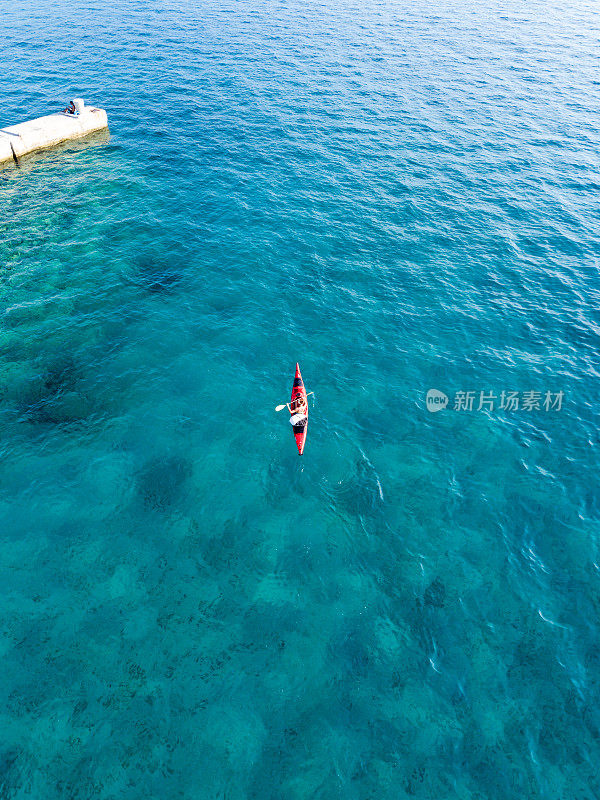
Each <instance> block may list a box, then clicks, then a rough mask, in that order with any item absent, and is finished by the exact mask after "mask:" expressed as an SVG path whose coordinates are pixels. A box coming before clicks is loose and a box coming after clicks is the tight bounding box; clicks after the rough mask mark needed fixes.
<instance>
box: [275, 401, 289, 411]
mask: <svg viewBox="0 0 600 800" xmlns="http://www.w3.org/2000/svg"><path fill="white" fill-rule="evenodd" d="M285 406H286V404H285V403H284V404H283V405H281V406H275V411H283V409H284V408H285Z"/></svg>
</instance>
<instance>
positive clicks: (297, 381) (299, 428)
mask: <svg viewBox="0 0 600 800" xmlns="http://www.w3.org/2000/svg"><path fill="white" fill-rule="evenodd" d="M302 398H303V399H304V407H305V409H306V410H305V411H303V412H302V415H303V416H304V419H300V420H299V421H298V423H297V424H295V425H293V428H294V438H295V440H296V446H297V447H298V455H300V456H301V455H302V453H303V452H304V443H305V442H306V433H307V431H308V403H307V401H306V389H305V388H304V381H303V380H302V375H301V374H300V367H299V366H298V364H296V374H295V376H294V385H293V386H292V399H291V401H290V410H291V411H292V415H291V417H290V419H292V418H293V417H294V416H299V415H298V414H296V411H297V410H299V409H298V406H299V403H298V400H300V399H302Z"/></svg>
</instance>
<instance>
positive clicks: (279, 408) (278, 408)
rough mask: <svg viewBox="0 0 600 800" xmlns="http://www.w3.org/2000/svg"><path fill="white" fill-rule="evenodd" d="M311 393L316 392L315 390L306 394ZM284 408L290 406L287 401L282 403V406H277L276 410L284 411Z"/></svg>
mask: <svg viewBox="0 0 600 800" xmlns="http://www.w3.org/2000/svg"><path fill="white" fill-rule="evenodd" d="M311 394H314V392H309V393H308V394H307V395H306V396H307V397H308V396H309V395H311ZM284 408H288V404H287V403H282V404H281V405H280V406H275V411H283V409H284Z"/></svg>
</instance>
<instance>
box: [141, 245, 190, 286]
mask: <svg viewBox="0 0 600 800" xmlns="http://www.w3.org/2000/svg"><path fill="white" fill-rule="evenodd" d="M183 278H184V273H183V270H182V269H181V268H180V267H179V266H178V265H177V262H176V260H175V258H174V257H173V256H168V255H164V254H157V253H145V254H143V255H140V256H139V257H138V259H137V261H136V263H135V264H134V267H133V278H132V280H133V283H135V284H136V285H137V286H141V287H143V288H144V289H146V290H147V291H148V292H151V293H152V294H162V293H169V292H173V291H174V290H175V289H177V287H178V286H179V284H180V283H181V282H182V281H183Z"/></svg>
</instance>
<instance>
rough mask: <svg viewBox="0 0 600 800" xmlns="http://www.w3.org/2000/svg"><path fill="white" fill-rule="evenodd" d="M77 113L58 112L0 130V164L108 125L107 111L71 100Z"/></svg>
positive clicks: (14, 160) (16, 159)
mask: <svg viewBox="0 0 600 800" xmlns="http://www.w3.org/2000/svg"><path fill="white" fill-rule="evenodd" d="M73 102H74V104H75V107H76V109H77V111H78V113H77V114H65V113H63V112H59V113H56V114H49V115H48V116H46V117H38V118H37V119H32V120H30V121H29V122H21V123H20V124H19V125H11V126H10V127H8V128H2V129H0V164H2V163H5V162H7V161H13V162H15V163H18V159H19V158H20V157H21V156H24V155H25V154H26V153H33V152H35V151H37V150H46V149H47V148H48V147H53V146H54V145H57V144H62V143H63V142H67V141H69V140H70V139H81V138H82V137H83V136H87V135H88V134H89V133H93V132H94V131H100V130H103V129H105V128H108V118H107V116H106V111H104V109H102V108H94V107H93V106H85V105H84V103H83V100H79V99H76V100H74V101H73Z"/></svg>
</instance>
